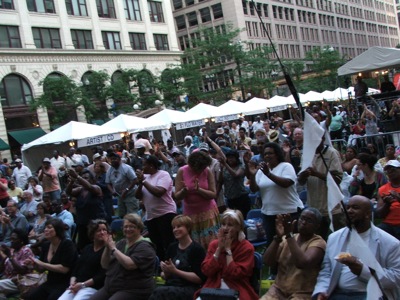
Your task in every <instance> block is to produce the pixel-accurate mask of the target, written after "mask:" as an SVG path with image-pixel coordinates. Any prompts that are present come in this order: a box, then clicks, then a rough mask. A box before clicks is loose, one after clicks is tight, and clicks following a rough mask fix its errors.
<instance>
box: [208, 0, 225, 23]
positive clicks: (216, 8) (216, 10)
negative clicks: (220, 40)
mask: <svg viewBox="0 0 400 300" xmlns="http://www.w3.org/2000/svg"><path fill="white" fill-rule="evenodd" d="M211 8H212V10H213V14H214V19H220V18H223V17H224V14H223V13H222V6H221V3H218V4H215V5H213V6H211Z"/></svg>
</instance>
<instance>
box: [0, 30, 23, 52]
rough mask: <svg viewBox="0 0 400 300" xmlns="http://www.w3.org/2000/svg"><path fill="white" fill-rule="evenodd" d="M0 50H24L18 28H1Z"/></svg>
mask: <svg viewBox="0 0 400 300" xmlns="http://www.w3.org/2000/svg"><path fill="white" fill-rule="evenodd" d="M0 48H22V46H21V39H20V37H19V30H18V27H17V26H5V25H1V26H0Z"/></svg>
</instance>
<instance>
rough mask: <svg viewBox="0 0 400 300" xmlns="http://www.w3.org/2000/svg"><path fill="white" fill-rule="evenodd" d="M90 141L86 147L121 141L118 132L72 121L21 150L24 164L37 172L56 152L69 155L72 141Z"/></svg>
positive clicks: (25, 145)
mask: <svg viewBox="0 0 400 300" xmlns="http://www.w3.org/2000/svg"><path fill="white" fill-rule="evenodd" d="M85 139H89V140H90V142H91V143H89V144H87V145H86V146H90V145H96V144H100V143H106V142H112V141H117V140H119V139H120V134H119V132H118V131H115V130H113V129H105V128H102V127H101V126H98V125H93V124H88V123H82V122H75V121H71V122H69V123H67V124H65V125H64V126H61V127H59V128H57V129H56V130H53V131H51V132H49V133H48V134H46V135H44V136H42V137H40V138H38V139H36V140H34V141H32V142H30V143H28V144H24V145H23V146H22V148H21V150H22V157H23V160H24V163H25V164H26V165H27V166H28V167H29V168H30V169H31V170H36V169H37V168H38V167H39V166H40V164H41V161H42V159H43V158H44V157H51V156H52V153H53V151H54V150H58V151H59V152H60V154H61V153H63V152H64V153H67V152H68V150H69V148H70V145H69V144H68V143H69V142H71V141H74V142H75V141H77V140H78V141H79V140H85Z"/></svg>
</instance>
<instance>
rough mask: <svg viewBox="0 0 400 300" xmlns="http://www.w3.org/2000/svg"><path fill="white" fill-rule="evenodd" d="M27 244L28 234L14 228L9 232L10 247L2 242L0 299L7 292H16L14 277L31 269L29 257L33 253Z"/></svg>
mask: <svg viewBox="0 0 400 300" xmlns="http://www.w3.org/2000/svg"><path fill="white" fill-rule="evenodd" d="M27 244H28V236H27V234H26V232H25V231H24V230H22V229H19V228H15V229H14V230H13V231H12V232H11V248H9V247H7V246H6V245H4V244H3V245H2V246H1V248H0V261H1V267H0V269H1V272H2V273H3V276H2V277H1V279H0V299H5V297H6V296H7V295H9V294H13V293H18V291H19V290H18V287H17V285H16V284H15V277H16V276H17V275H20V274H21V275H23V274H26V273H28V272H29V271H31V270H32V264H30V262H31V260H30V258H33V253H32V251H31V249H30V248H29V247H27V246H26V245H27Z"/></svg>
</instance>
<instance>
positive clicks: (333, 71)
mask: <svg viewBox="0 0 400 300" xmlns="http://www.w3.org/2000/svg"><path fill="white" fill-rule="evenodd" d="M306 61H308V62H309V64H308V66H309V68H310V69H311V71H312V72H313V73H314V74H313V76H309V77H308V78H307V79H305V80H302V82H301V85H300V86H299V87H298V89H299V90H298V91H299V92H302V93H306V92H308V91H310V90H314V91H317V92H323V91H324V90H335V89H336V88H337V87H338V83H339V81H338V78H337V69H338V68H339V67H340V66H341V65H343V64H344V63H345V59H344V57H342V56H341V55H340V53H339V51H337V50H335V49H334V48H333V47H329V46H325V47H323V48H317V47H316V48H314V49H313V50H312V51H310V52H307V53H306Z"/></svg>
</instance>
